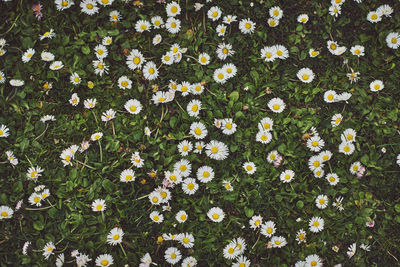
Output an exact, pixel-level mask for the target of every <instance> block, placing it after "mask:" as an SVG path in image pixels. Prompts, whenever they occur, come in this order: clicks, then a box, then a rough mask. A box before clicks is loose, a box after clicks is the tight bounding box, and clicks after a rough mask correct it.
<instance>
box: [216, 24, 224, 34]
mask: <svg viewBox="0 0 400 267" xmlns="http://www.w3.org/2000/svg"><path fill="white" fill-rule="evenodd" d="M215 31H216V32H217V35H218V36H225V33H226V26H225V25H223V24H219V25H218V26H217V28H216V29H215Z"/></svg>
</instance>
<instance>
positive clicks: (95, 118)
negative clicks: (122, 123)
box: [92, 110, 99, 124]
mask: <svg viewBox="0 0 400 267" xmlns="http://www.w3.org/2000/svg"><path fill="white" fill-rule="evenodd" d="M92 114H93V116H94V120H95V121H96V124H99V122H98V121H97V117H96V114H94V111H93V110H92Z"/></svg>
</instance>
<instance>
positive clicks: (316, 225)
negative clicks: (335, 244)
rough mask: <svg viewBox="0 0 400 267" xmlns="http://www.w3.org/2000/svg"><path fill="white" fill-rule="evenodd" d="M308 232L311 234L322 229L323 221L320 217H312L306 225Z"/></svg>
mask: <svg viewBox="0 0 400 267" xmlns="http://www.w3.org/2000/svg"><path fill="white" fill-rule="evenodd" d="M308 225H309V227H310V231H311V232H313V233H318V232H321V231H322V230H323V229H324V219H322V218H321V217H312V218H311V219H310V221H309V223H308Z"/></svg>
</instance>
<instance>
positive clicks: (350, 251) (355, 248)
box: [347, 243, 357, 259]
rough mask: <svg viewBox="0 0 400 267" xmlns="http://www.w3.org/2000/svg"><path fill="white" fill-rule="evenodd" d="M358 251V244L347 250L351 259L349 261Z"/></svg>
mask: <svg viewBox="0 0 400 267" xmlns="http://www.w3.org/2000/svg"><path fill="white" fill-rule="evenodd" d="M356 250H357V245H356V243H353V244H351V245H350V246H349V247H348V249H347V256H348V257H349V259H351V257H353V256H354V254H356Z"/></svg>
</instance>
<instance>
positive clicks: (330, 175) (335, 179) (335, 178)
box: [326, 173, 339, 186]
mask: <svg viewBox="0 0 400 267" xmlns="http://www.w3.org/2000/svg"><path fill="white" fill-rule="evenodd" d="M326 180H328V182H329V184H330V185H333V186H335V185H337V183H339V177H338V175H337V174H336V173H328V174H327V175H326Z"/></svg>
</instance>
